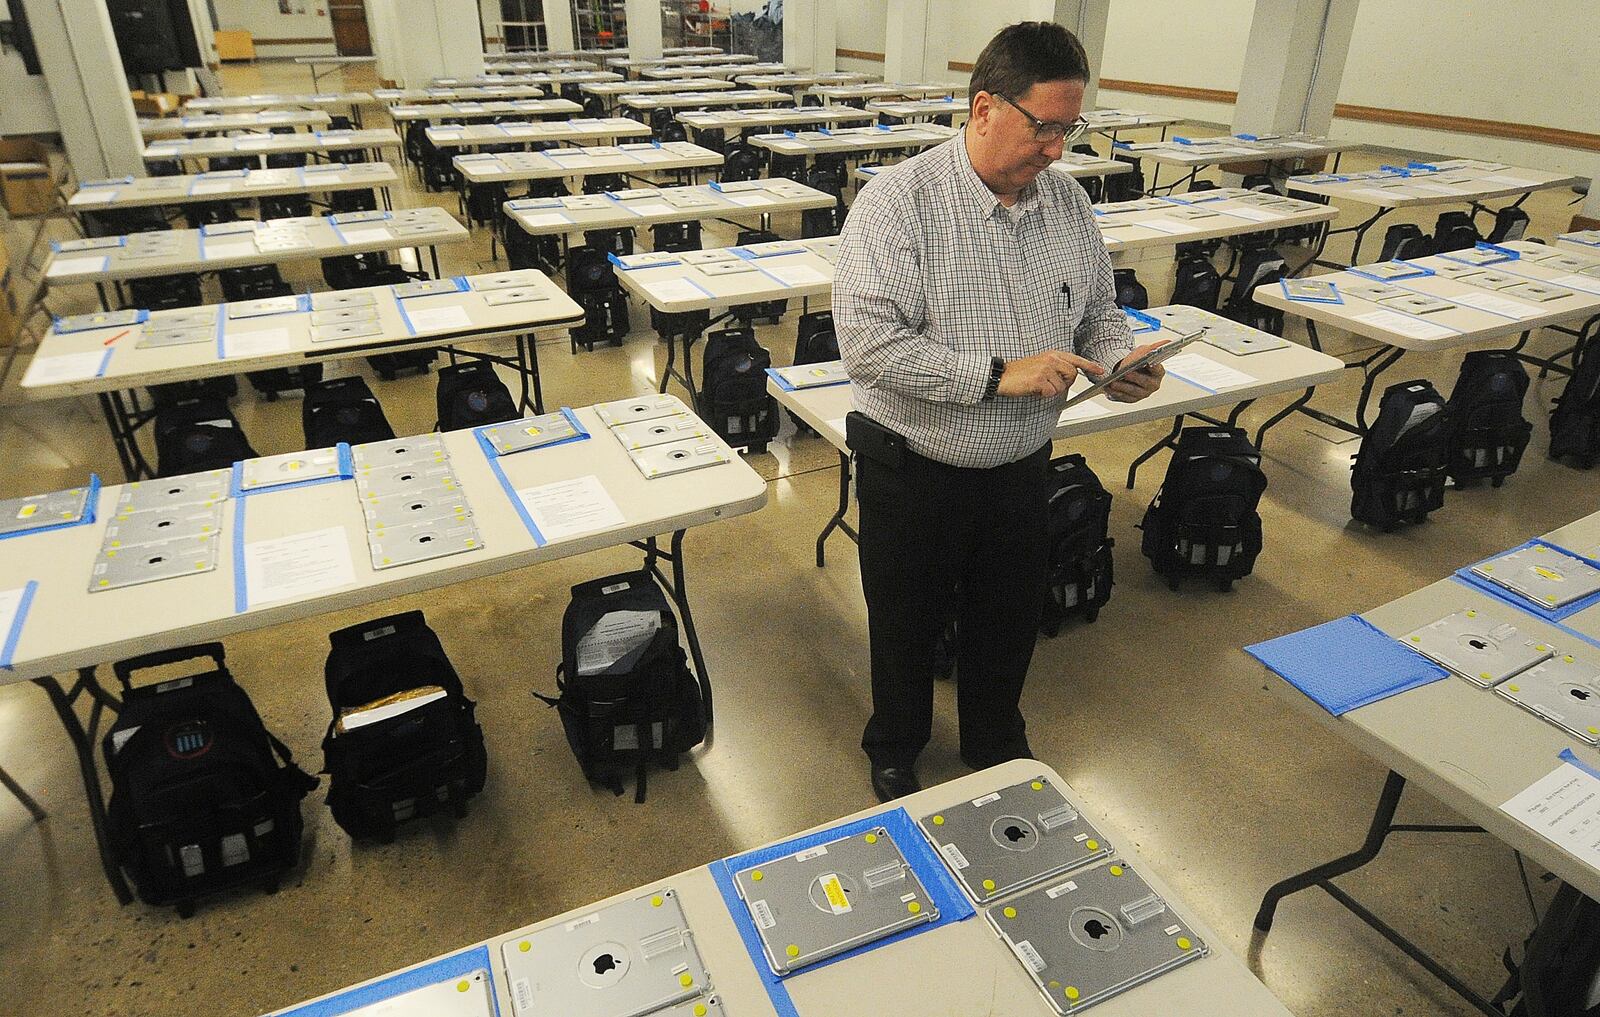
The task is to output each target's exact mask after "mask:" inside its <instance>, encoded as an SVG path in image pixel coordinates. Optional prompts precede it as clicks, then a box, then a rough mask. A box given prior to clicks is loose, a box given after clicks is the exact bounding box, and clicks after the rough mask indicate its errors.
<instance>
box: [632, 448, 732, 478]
mask: <svg viewBox="0 0 1600 1017" xmlns="http://www.w3.org/2000/svg"><path fill="white" fill-rule="evenodd" d="M628 458H629V459H632V460H633V465H635V466H637V467H638V468H639V472H640V473H642V474H644V475H645V478H646V479H649V480H654V479H655V478H656V477H668V476H671V475H672V474H674V473H687V472H688V471H690V470H698V469H703V468H705V467H707V466H718V465H720V464H722V463H726V462H729V461H731V459H732V456H730V455H729V454H728V453H727V452H725V451H723V448H722V446H721V445H720V444H719V443H717V442H716V441H715V440H714V439H711V438H691V439H689V440H687V441H674V442H669V443H667V444H665V445H652V446H650V447H648V448H640V449H628Z"/></svg>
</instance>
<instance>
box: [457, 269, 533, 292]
mask: <svg viewBox="0 0 1600 1017" xmlns="http://www.w3.org/2000/svg"><path fill="white" fill-rule="evenodd" d="M540 277H541V273H540V272H539V271H537V270H536V269H531V268H521V269H516V270H514V271H511V272H496V273H494V274H493V275H480V276H477V277H475V278H472V279H468V280H467V282H468V284H469V285H471V287H472V289H473V290H474V291H475V292H477V293H487V292H491V291H493V290H514V289H523V288H526V287H529V286H536V285H538V283H539V279H540Z"/></svg>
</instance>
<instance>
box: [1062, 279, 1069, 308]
mask: <svg viewBox="0 0 1600 1017" xmlns="http://www.w3.org/2000/svg"><path fill="white" fill-rule="evenodd" d="M1061 293H1062V295H1064V296H1065V297H1066V298H1067V306H1068V307H1071V306H1072V284H1071V283H1062V284H1061Z"/></svg>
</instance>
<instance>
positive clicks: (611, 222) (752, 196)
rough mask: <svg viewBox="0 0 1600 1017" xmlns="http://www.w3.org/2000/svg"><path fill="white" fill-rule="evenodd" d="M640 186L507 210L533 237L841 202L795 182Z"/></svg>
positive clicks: (522, 203) (519, 203)
mask: <svg viewBox="0 0 1600 1017" xmlns="http://www.w3.org/2000/svg"><path fill="white" fill-rule="evenodd" d="M727 186H729V187H732V188H736V189H735V190H731V191H723V190H720V189H719V188H718V187H716V186H713V185H711V184H695V185H693V186H689V187H663V188H660V189H656V188H647V187H645V188H636V189H633V190H627V191H621V192H615V193H607V194H598V195H595V194H574V195H568V196H566V197H560V198H519V199H517V200H515V201H508V202H506V203H505V204H504V205H503V206H502V207H504V208H505V210H506V215H507V217H508V218H509V219H510V220H511V221H512V222H514V223H516V224H517V226H519V227H520V228H521V229H522V230H523V231H524V232H526V233H529V234H531V235H533V236H549V235H555V234H561V233H571V232H573V231H575V230H597V229H619V228H622V227H630V226H647V225H653V224H655V223H658V222H687V221H693V220H698V219H723V218H728V217H730V216H747V215H761V214H765V213H768V212H797V211H803V210H804V209H808V208H829V207H831V206H832V205H833V203H834V202H835V201H836V200H838V199H836V198H835V197H834V196H833V195H832V194H829V193H828V192H826V191H819V190H817V189H815V188H812V187H807V186H806V185H805V184H801V183H796V182H795V181H793V180H787V179H783V178H779V179H776V180H749V181H742V182H740V183H737V184H729V185H727Z"/></svg>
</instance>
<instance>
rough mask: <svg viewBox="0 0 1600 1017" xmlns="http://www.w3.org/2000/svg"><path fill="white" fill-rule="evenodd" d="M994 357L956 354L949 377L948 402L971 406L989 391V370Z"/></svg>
mask: <svg viewBox="0 0 1600 1017" xmlns="http://www.w3.org/2000/svg"><path fill="white" fill-rule="evenodd" d="M993 360H994V357H992V356H990V355H989V354H987V353H957V354H956V356H955V363H954V365H953V366H954V371H952V373H951V377H950V401H951V402H953V403H959V404H961V405H964V406H972V405H975V404H977V403H980V402H982V401H983V394H984V393H985V392H987V391H988V390H989V369H990V366H991V363H992V362H993Z"/></svg>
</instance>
